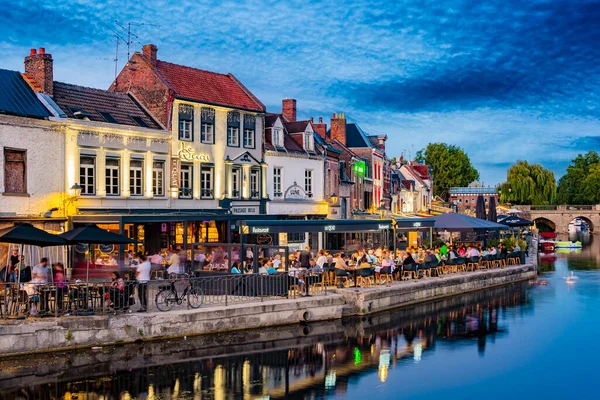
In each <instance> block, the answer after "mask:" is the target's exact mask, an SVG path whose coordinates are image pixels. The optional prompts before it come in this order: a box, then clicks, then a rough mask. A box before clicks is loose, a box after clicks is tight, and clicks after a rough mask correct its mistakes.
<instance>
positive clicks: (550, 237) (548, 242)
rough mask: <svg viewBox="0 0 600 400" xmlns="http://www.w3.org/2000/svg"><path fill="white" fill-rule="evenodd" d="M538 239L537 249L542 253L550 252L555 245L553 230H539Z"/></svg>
mask: <svg viewBox="0 0 600 400" xmlns="http://www.w3.org/2000/svg"><path fill="white" fill-rule="evenodd" d="M540 236H541V237H540V240H539V242H538V246H539V249H540V250H541V251H543V252H544V253H551V252H553V251H554V249H555V247H556V242H555V241H554V239H556V233H555V232H540Z"/></svg>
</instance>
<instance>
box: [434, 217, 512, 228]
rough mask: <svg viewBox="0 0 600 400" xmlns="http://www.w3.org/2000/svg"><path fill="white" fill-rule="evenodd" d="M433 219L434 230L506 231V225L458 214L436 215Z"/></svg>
mask: <svg viewBox="0 0 600 400" xmlns="http://www.w3.org/2000/svg"><path fill="white" fill-rule="evenodd" d="M433 219H435V229H438V230H440V229H443V230H446V231H450V232H458V231H471V230H474V229H487V230H500V229H508V226H506V225H502V224H498V223H496V222H490V221H486V220H484V219H479V218H474V217H470V216H468V215H464V214H458V213H446V214H441V215H436V216H435V217H433Z"/></svg>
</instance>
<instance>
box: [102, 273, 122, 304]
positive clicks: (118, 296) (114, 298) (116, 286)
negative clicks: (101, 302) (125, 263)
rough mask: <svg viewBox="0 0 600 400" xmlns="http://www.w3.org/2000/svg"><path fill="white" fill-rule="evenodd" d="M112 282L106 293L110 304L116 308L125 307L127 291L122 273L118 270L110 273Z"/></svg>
mask: <svg viewBox="0 0 600 400" xmlns="http://www.w3.org/2000/svg"><path fill="white" fill-rule="evenodd" d="M110 277H111V282H110V285H109V287H108V292H107V293H106V296H107V299H108V300H110V303H109V304H108V306H109V307H110V306H112V307H115V308H121V307H123V292H124V291H125V282H124V281H123V278H121V274H120V273H119V272H118V271H114V272H113V273H111V274H110Z"/></svg>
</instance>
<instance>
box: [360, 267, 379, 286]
mask: <svg viewBox="0 0 600 400" xmlns="http://www.w3.org/2000/svg"><path fill="white" fill-rule="evenodd" d="M356 284H357V285H359V286H360V287H363V285H364V286H371V285H374V284H375V270H374V269H372V268H359V269H358V271H357V274H356Z"/></svg>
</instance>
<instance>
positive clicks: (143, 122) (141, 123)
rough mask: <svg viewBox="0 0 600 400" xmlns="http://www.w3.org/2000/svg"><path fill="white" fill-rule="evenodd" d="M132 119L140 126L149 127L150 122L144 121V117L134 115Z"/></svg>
mask: <svg viewBox="0 0 600 400" xmlns="http://www.w3.org/2000/svg"><path fill="white" fill-rule="evenodd" d="M131 119H132V120H133V122H135V123H136V124H138V126H141V127H142V128H148V124H147V123H146V121H144V119H143V118H142V117H133V116H132V117H131Z"/></svg>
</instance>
